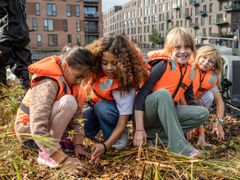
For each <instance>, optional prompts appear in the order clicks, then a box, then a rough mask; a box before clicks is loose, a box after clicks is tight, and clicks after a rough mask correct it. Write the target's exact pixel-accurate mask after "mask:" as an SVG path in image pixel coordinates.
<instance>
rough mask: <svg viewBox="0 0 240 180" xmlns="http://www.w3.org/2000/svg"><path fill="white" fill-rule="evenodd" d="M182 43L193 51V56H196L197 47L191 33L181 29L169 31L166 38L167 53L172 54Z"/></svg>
mask: <svg viewBox="0 0 240 180" xmlns="http://www.w3.org/2000/svg"><path fill="white" fill-rule="evenodd" d="M182 42H183V43H184V45H185V46H188V47H189V48H190V49H191V50H192V52H193V55H195V51H196V47H195V43H194V40H193V38H192V36H191V34H190V32H189V31H188V30H187V29H185V28H181V27H176V28H174V29H172V30H171V31H169V33H168V34H167V36H166V38H165V42H164V49H165V50H166V51H167V53H172V51H173V50H174V48H176V47H177V46H178V45H179V44H181V43H182Z"/></svg>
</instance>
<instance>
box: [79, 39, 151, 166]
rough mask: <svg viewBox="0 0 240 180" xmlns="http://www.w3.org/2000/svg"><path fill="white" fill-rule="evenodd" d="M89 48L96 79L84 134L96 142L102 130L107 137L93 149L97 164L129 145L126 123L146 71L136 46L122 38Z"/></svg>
mask: <svg viewBox="0 0 240 180" xmlns="http://www.w3.org/2000/svg"><path fill="white" fill-rule="evenodd" d="M86 48H88V49H89V50H90V51H91V52H92V53H93V55H94V56H95V57H96V59H97V60H96V64H97V65H96V73H97V78H96V79H95V80H94V81H93V85H92V91H91V95H90V96H91V97H90V103H91V105H90V107H89V108H88V109H86V111H84V112H83V115H84V117H85V119H86V121H85V125H84V129H85V135H86V137H89V138H91V139H96V138H95V136H96V135H97V133H98V132H99V130H100V129H101V130H102V132H103V136H104V142H102V143H97V144H95V145H94V146H93V149H92V153H91V160H90V162H91V163H95V162H96V161H98V159H99V158H100V156H101V155H102V154H104V153H105V152H106V151H107V150H108V149H110V148H112V147H114V148H117V149H121V148H124V147H125V146H127V139H128V136H127V130H126V123H127V121H128V119H129V116H130V115H131V114H132V113H133V102H134V98H135V94H136V89H137V88H139V86H140V83H141V81H142V80H143V78H144V77H145V76H147V71H146V68H145V65H144V62H143V59H142V57H141V54H140V53H139V52H138V51H137V49H136V47H135V44H134V43H133V42H131V41H130V40H129V39H128V38H126V37H124V36H122V35H116V36H113V37H112V36H111V37H104V38H101V39H99V40H97V41H95V42H93V43H92V44H90V45H88V46H87V47H86ZM120 136H121V137H120Z"/></svg>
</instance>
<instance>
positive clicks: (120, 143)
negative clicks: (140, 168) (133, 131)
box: [112, 128, 128, 149]
mask: <svg viewBox="0 0 240 180" xmlns="http://www.w3.org/2000/svg"><path fill="white" fill-rule="evenodd" d="M127 144H128V130H127V128H125V129H124V131H123V133H122V135H121V136H120V138H119V139H118V140H117V141H116V142H115V143H113V145H112V147H113V148H115V149H123V148H125V147H127Z"/></svg>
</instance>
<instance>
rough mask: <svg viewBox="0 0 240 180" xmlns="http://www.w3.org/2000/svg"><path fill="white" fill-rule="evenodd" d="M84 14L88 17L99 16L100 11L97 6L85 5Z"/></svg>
mask: <svg viewBox="0 0 240 180" xmlns="http://www.w3.org/2000/svg"><path fill="white" fill-rule="evenodd" d="M84 16H87V17H98V12H97V8H96V7H85V8H84Z"/></svg>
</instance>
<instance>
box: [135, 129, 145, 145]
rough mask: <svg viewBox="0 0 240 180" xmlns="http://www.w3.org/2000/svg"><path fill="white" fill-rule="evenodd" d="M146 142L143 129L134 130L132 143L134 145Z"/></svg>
mask: <svg viewBox="0 0 240 180" xmlns="http://www.w3.org/2000/svg"><path fill="white" fill-rule="evenodd" d="M146 142H147V135H146V132H145V130H141V131H140V130H139V131H138V130H136V131H135V134H134V138H133V145H134V146H143V145H145V144H146Z"/></svg>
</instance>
